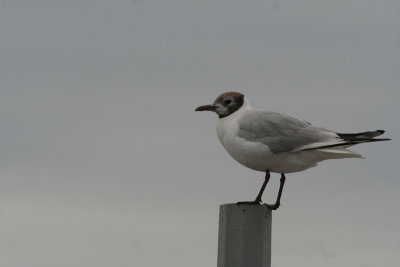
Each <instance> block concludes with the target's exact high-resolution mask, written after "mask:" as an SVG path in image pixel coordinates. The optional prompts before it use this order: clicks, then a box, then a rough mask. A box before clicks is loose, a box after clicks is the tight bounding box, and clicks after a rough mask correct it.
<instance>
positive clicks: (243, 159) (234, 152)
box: [217, 109, 272, 171]
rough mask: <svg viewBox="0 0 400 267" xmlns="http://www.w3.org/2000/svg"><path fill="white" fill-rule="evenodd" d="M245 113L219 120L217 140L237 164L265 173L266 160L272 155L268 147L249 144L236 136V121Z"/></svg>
mask: <svg viewBox="0 0 400 267" xmlns="http://www.w3.org/2000/svg"><path fill="white" fill-rule="evenodd" d="M246 111H247V110H246V109H240V110H238V111H236V112H235V113H233V114H231V115H229V116H228V117H225V118H221V119H219V120H218V123H217V135H218V139H219V140H220V142H221V143H222V145H223V146H224V148H225V149H226V151H227V152H228V153H229V154H230V155H231V156H232V157H233V158H234V159H235V160H237V161H238V162H239V163H241V164H243V165H244V166H246V167H248V168H250V169H253V170H257V171H265V170H266V169H267V167H268V164H267V163H268V162H269V160H268V158H269V157H270V156H271V155H272V152H271V151H270V149H269V148H268V146H266V145H263V144H261V143H255V142H250V141H247V140H245V139H243V138H240V137H239V136H238V131H239V125H238V120H239V119H240V117H241V116H242V115H243V114H244V113H245V112H246Z"/></svg>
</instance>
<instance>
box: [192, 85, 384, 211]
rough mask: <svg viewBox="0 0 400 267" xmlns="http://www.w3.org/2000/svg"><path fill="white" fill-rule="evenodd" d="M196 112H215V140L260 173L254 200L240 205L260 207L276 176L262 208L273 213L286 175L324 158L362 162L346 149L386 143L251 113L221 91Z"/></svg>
mask: <svg viewBox="0 0 400 267" xmlns="http://www.w3.org/2000/svg"><path fill="white" fill-rule="evenodd" d="M195 111H213V112H215V113H216V114H217V115H218V117H219V120H218V123H217V135H218V139H219V141H220V142H221V144H222V145H223V147H224V148H225V150H226V151H227V152H228V153H229V155H231V156H232V157H233V158H234V159H235V160H236V161H238V162H239V163H241V164H242V165H244V166H246V167H248V168H250V169H253V170H256V171H261V172H265V179H264V183H263V184H262V186H261V189H260V191H259V193H258V195H257V197H256V199H255V200H254V201H247V202H238V203H239V204H244V203H246V204H261V203H262V200H261V197H262V195H263V192H264V190H265V187H266V186H267V184H268V181H269V179H270V172H274V173H280V174H281V179H280V186H279V192H278V196H277V199H276V202H275V203H274V204H265V205H267V206H268V207H269V208H270V209H272V210H276V209H277V208H279V206H280V200H281V196H282V190H283V186H284V184H285V180H286V177H285V173H293V172H300V171H304V170H306V169H308V168H311V167H314V166H316V165H317V163H318V162H320V161H323V160H327V159H340V158H363V157H362V156H361V155H360V154H357V153H355V152H353V151H350V150H348V149H347V147H349V146H353V145H356V144H361V143H368V142H376V141H388V140H390V139H388V138H375V137H377V136H380V135H382V134H383V133H384V132H385V131H384V130H376V131H368V132H360V133H337V132H334V131H331V130H328V129H325V128H321V127H316V126H313V125H311V124H310V123H309V122H307V121H304V120H301V119H296V118H294V117H292V116H289V115H286V114H282V113H278V112H274V111H266V110H258V109H253V108H252V107H251V105H250V103H249V101H248V100H247V98H246V97H245V96H244V95H243V94H241V93H238V92H225V93H223V94H221V95H220V96H218V97H217V99H215V101H214V103H213V104H211V105H204V106H200V107H198V108H196V109H195Z"/></svg>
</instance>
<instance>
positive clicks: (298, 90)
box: [0, 0, 400, 267]
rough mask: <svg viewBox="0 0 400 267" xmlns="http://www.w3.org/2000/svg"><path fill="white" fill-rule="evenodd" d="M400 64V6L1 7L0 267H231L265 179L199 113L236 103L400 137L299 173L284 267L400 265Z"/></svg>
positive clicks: (280, 235)
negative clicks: (223, 101) (230, 245)
mask: <svg viewBox="0 0 400 267" xmlns="http://www.w3.org/2000/svg"><path fill="white" fill-rule="evenodd" d="M399 50H400V2H399V1H398V0H393V1H384V0H383V1H370V0H358V1H351V0H350V1H349V0H338V1H312V0H303V1H288V0H279V1H278V0H271V1H265V0H247V1H244V0H240V1H239V0H221V1H219V0H217V1H216V0H202V1H187V0H186V1H183V0H168V1H165V0H164V1H161V0H136V1H134V0H133V1H128V0H121V1H90V0H86V1H84V0H82V1H53V0H52V1H50V0H48V1H41V0H37V1H6V0H4V1H1V2H0V80H1V87H0V90H1V97H0V123H1V124H0V125H1V129H0V137H1V138H0V167H1V168H0V172H1V176H0V266H2V267H3V266H4V267H26V266H38V267H53V266H60V267H64V266H65V267H67V266H68V267H69V266H74V267H76V266H82V267H87V266H88V267H92V266H93V267H95V266H96V267H109V266H118V267H125V266H126V267H128V266H141V267H142V266H143V267H147V266H149V267H153V266H163V267H176V266H190V267H204V266H216V262H217V261H216V257H217V231H218V210H219V205H220V204H224V203H232V202H236V201H243V200H252V199H253V198H254V197H255V195H256V193H257V192H258V189H259V187H260V186H261V183H262V181H263V174H262V173H260V172H255V171H252V170H249V169H246V168H245V167H243V166H241V165H239V164H238V163H236V162H235V161H234V160H233V159H231V158H230V157H229V155H228V154H227V153H226V152H225V151H224V149H223V148H222V146H221V145H220V144H219V142H218V140H217V137H216V134H215V124H216V121H217V118H216V116H215V114H212V113H195V112H193V110H194V109H195V108H196V107H197V106H199V105H203V104H209V103H211V102H212V101H213V100H214V99H215V98H216V97H217V96H218V95H219V94H220V93H222V92H224V91H231V90H234V91H240V92H242V93H244V94H245V95H246V96H247V98H248V99H249V101H250V102H251V103H252V105H253V106H254V107H257V108H262V109H269V110H275V111H280V112H285V113H289V114H292V115H294V116H296V117H299V118H303V119H305V120H307V121H309V122H311V123H313V124H314V125H318V126H322V127H326V128H330V129H333V130H337V131H340V132H352V131H355V132H357V131H364V130H375V129H385V130H387V133H386V134H385V137H389V138H393V140H392V141H391V142H382V143H373V144H365V145H360V146H357V147H354V148H353V150H354V151H356V152H357V153H361V154H362V155H364V156H365V158H366V159H363V160H360V159H343V160H331V161H326V162H322V163H320V164H319V165H318V166H317V167H316V168H313V169H309V170H307V171H305V172H301V173H293V174H289V175H287V182H286V185H285V189H284V192H283V197H282V205H281V208H280V209H279V210H277V211H276V212H274V215H273V242H272V244H273V248H272V266H281V267H290V266H308V267H321V266H324V267H337V266H342V267H375V266H385V267H397V266H398V264H399V262H400V230H399V225H400V213H399V204H400V179H399V174H398V172H397V166H398V164H399V159H398V158H399V152H398V149H399V137H398V136H400V124H399V114H400V107H399V103H398V102H399V99H400V90H399V84H400V51H399ZM278 184H279V175H278V174H273V176H272V178H271V184H270V187H269V188H268V190H267V191H266V193H265V195H264V198H265V201H267V202H273V200H274V199H275V197H276V194H277V190H278Z"/></svg>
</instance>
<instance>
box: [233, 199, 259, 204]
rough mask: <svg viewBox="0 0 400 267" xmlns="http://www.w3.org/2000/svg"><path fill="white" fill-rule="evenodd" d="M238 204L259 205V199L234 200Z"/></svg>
mask: <svg viewBox="0 0 400 267" xmlns="http://www.w3.org/2000/svg"><path fill="white" fill-rule="evenodd" d="M236 204H238V205H261V201H258V200H253V201H239V202H236Z"/></svg>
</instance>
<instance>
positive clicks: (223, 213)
mask: <svg viewBox="0 0 400 267" xmlns="http://www.w3.org/2000/svg"><path fill="white" fill-rule="evenodd" d="M271 226H272V211H271V210H270V209H269V208H268V207H267V206H265V205H248V204H225V205H221V206H220V211H219V231H218V264H217V266H218V267H271Z"/></svg>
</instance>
